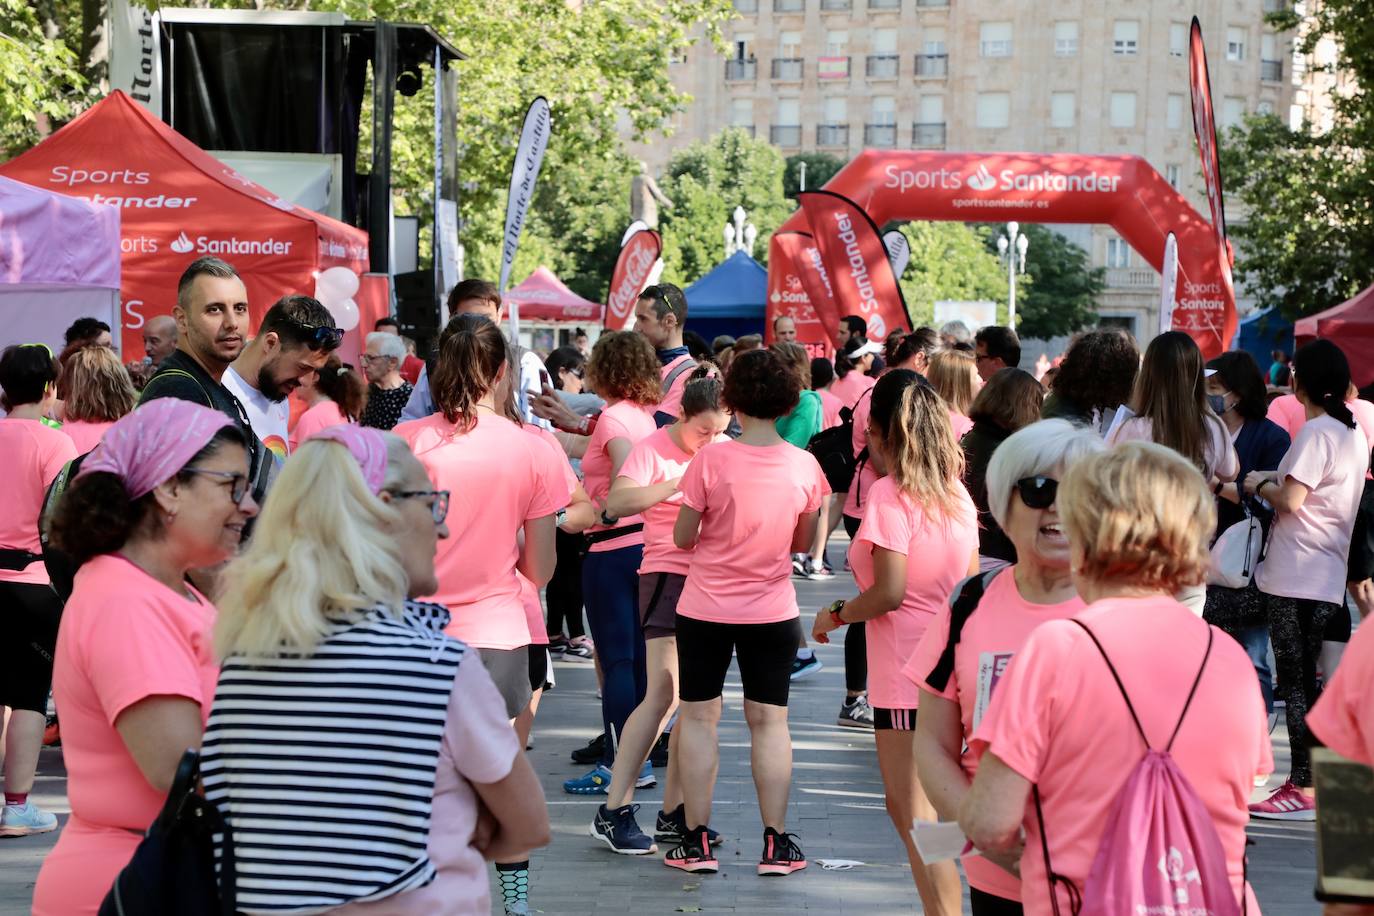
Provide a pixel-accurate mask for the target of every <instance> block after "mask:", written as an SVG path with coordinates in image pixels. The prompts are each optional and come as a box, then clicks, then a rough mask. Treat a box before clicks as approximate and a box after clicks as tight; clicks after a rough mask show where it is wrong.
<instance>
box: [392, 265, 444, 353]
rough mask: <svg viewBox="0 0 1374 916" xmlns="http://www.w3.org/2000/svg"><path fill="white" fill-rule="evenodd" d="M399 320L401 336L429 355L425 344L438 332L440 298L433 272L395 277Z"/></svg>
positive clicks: (425, 271) (411, 273) (420, 271)
mask: <svg viewBox="0 0 1374 916" xmlns="http://www.w3.org/2000/svg"><path fill="white" fill-rule="evenodd" d="M396 318H397V320H398V321H400V322H401V333H403V334H405V335H406V336H407V337H410V338H412V339H413V340H414V341H415V342H416V343H417V344H418V345H419V347H420V348H419V352H420V353H425V352H427V351H426V349H425V346H426V344H427V343H428V342H429V341H431V340H433V339H434V338H435V337H437V336H438V333H439V299H438V297H437V296H435V294H434V271H432V270H414V271H411V272H410V273H404V274H397V275H396Z"/></svg>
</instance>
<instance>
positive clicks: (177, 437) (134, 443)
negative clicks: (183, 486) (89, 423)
mask: <svg viewBox="0 0 1374 916" xmlns="http://www.w3.org/2000/svg"><path fill="white" fill-rule="evenodd" d="M232 425H233V421H232V420H230V419H229V418H228V417H227V416H225V415H224V414H222V413H220V412H219V411H218V410H211V409H210V408H209V407H202V406H200V405H199V404H195V403H192V402H191V401H182V400H179V399H177V398H158V399H157V400H156V401H149V402H148V403H147V404H143V405H141V406H139V407H138V408H137V409H135V410H134V412H133V413H130V414H127V415H126V416H124V417H121V418H120V419H119V420H117V421H115V424H114V426H111V427H110V428H109V429H107V430H106V431H105V435H104V437H103V438H102V439H101V440H100V444H99V445H97V446H96V447H95V450H94V451H92V452H91V454H90V456H89V457H88V458H87V459H86V460H85V461H83V462H82V463H81V472H80V473H79V474H77V475H76V476H77V477H78V478H81V477H85V476H86V475H87V474H95V473H97V472H104V473H107V474H113V475H115V476H116V477H118V478H119V479H120V480H122V481H123V482H124V489H125V491H126V492H127V493H128V494H129V498H130V499H138V498H139V497H141V496H145V495H146V494H148V493H151V492H152V491H153V488H154V487H156V486H157V485H158V484H160V483H162V482H164V481H166V480H170V479H171V478H172V477H173V476H175V475H176V474H177V472H179V471H180V470H181V469H182V468H184V467H186V464H187V462H189V461H190V460H191V459H192V458H194V457H195V456H196V455H197V454H199V453H200V450H201V449H203V448H205V446H207V445H209V444H210V440H211V439H213V438H215V433H217V432H219V431H220V430H221V429H223V428H224V427H226V426H232Z"/></svg>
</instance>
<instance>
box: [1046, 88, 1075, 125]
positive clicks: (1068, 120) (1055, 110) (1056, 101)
mask: <svg viewBox="0 0 1374 916" xmlns="http://www.w3.org/2000/svg"><path fill="white" fill-rule="evenodd" d="M1077 107H1078V105H1077V99H1076V98H1075V96H1074V94H1073V93H1072V92H1053V93H1050V126H1051V127H1073V119H1074V113H1075V110H1076V109H1077Z"/></svg>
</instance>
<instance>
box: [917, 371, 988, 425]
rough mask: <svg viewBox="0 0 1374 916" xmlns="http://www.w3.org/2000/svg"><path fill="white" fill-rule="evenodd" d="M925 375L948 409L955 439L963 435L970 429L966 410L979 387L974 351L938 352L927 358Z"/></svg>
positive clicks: (970, 423)
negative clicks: (928, 361) (927, 364)
mask: <svg viewBox="0 0 1374 916" xmlns="http://www.w3.org/2000/svg"><path fill="white" fill-rule="evenodd" d="M926 378H928V379H930V384H931V385H933V386H934V387H935V393H936V394H938V395H939V396H940V399H941V400H943V401H944V402H945V406H946V407H948V408H949V423H950V426H952V427H953V428H954V438H955V439H962V438H964V433H966V432H968V431H969V430H970V429H972V428H973V421H972V420H970V419H969V416H968V412H969V410H970V409H971V408H972V407H973V399H974V398H975V397H977V396H978V389H979V388H980V387H982V382H980V381H979V379H978V364H977V363H976V362H975V361H974V357H973V354H972V353H969V352H968V351H967V350H939V351H937V352H936V353H935V355H934V356H932V357H931V358H930V366H929V368H928V369H927V370H926Z"/></svg>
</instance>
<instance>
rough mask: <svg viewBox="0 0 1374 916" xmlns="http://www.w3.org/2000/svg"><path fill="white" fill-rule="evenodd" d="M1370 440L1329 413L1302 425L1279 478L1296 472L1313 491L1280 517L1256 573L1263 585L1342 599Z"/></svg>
mask: <svg viewBox="0 0 1374 916" xmlns="http://www.w3.org/2000/svg"><path fill="white" fill-rule="evenodd" d="M1366 445H1367V443H1366V442H1365V438H1364V436H1363V435H1362V434H1361V433H1360V431H1359V430H1358V429H1351V428H1350V427H1348V426H1346V425H1345V424H1344V423H1342V422H1341V421H1339V420H1336V419H1334V418H1332V417H1328V416H1320V417H1317V418H1316V419H1314V420H1312V421H1310V422H1308V423H1305V424H1303V427H1302V429H1300V430H1298V435H1297V437H1296V438H1295V439H1294V440H1293V445H1292V446H1291V447H1290V448H1289V449H1288V454H1286V455H1284V456H1283V460H1282V461H1280V462H1279V469H1278V478H1279V479H1280V480H1283V479H1285V478H1292V479H1293V480H1295V481H1297V482H1298V483H1300V484H1302V485H1303V486H1305V487H1307V488H1308V490H1309V491H1310V492H1309V493H1308V494H1307V498H1306V499H1305V500H1303V503H1302V505H1301V506H1299V507H1298V511H1296V512H1292V513H1286V514H1280V515H1278V516H1276V517H1275V520H1274V526H1273V528H1272V530H1271V531H1270V533H1269V545H1268V547H1267V548H1266V549H1265V553H1264V560H1263V562H1261V563H1260V567H1259V572H1258V573H1257V574H1256V577H1255V581H1256V582H1257V583H1258V584H1259V587H1260V591H1262V592H1265V593H1266V594H1270V595H1279V596H1281V597H1284V598H1307V599H1310V600H1314V601H1326V602H1329V603H1331V604H1340V603H1341V601H1342V600H1343V598H1344V595H1345V581H1346V560H1347V558H1348V555H1349V553H1350V534H1351V532H1352V531H1353V530H1354V527H1355V515H1356V513H1358V512H1359V509H1360V496H1361V494H1362V493H1363V492H1364V475H1365V471H1366V470H1368V469H1369V451H1368V449H1367V448H1366ZM1270 495H1272V491H1270Z"/></svg>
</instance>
